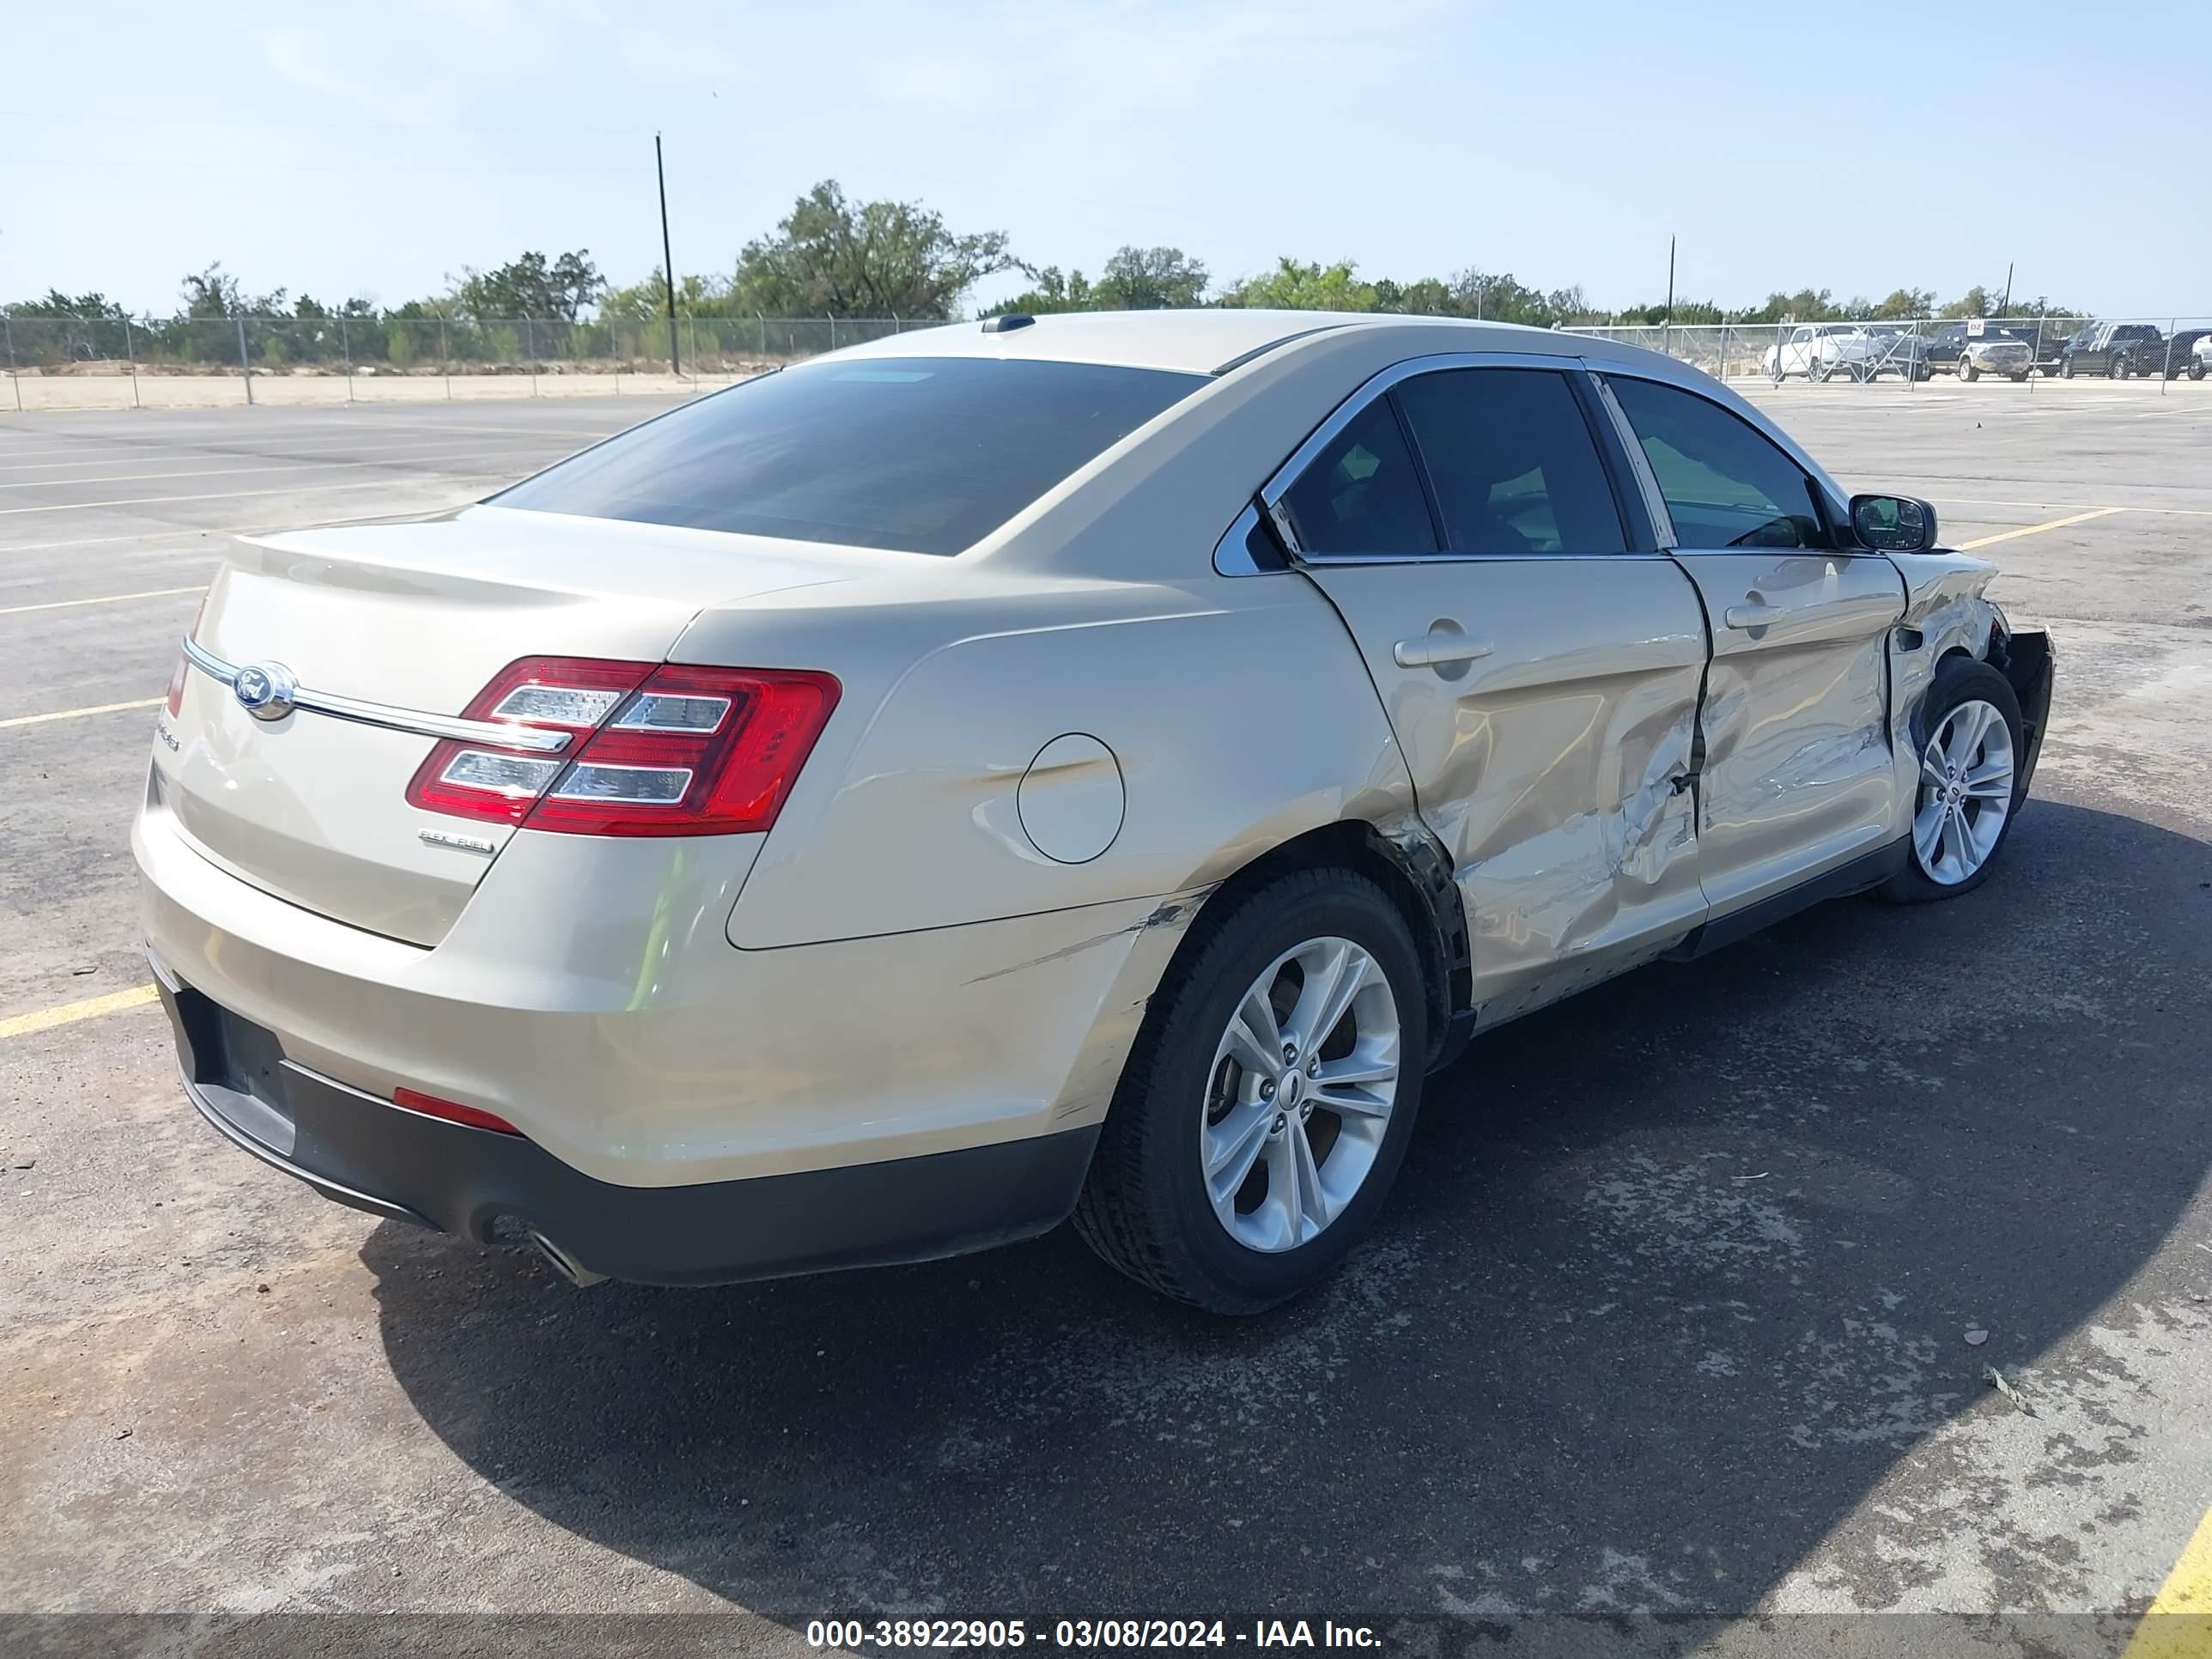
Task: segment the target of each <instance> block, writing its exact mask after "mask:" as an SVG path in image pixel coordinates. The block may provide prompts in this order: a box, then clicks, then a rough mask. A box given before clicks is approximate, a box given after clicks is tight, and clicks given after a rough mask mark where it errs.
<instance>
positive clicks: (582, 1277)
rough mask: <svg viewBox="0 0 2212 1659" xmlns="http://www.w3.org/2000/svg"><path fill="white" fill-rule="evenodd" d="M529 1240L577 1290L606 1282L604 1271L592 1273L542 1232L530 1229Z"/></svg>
mask: <svg viewBox="0 0 2212 1659" xmlns="http://www.w3.org/2000/svg"><path fill="white" fill-rule="evenodd" d="M530 1242H531V1243H533V1244H535V1245H536V1246H537V1247H538V1254H539V1255H542V1256H544V1258H545V1259H546V1260H547V1261H550V1262H551V1263H552V1264H553V1268H554V1271H555V1272H556V1273H559V1274H560V1275H561V1277H562V1278H563V1279H567V1280H568V1282H569V1283H570V1284H571V1285H574V1286H575V1287H576V1288H577V1289H578V1290H589V1289H590V1288H591V1287H592V1285H604V1284H605V1283H606V1282H607V1276H606V1275H605V1273H593V1272H592V1270H591V1269H590V1268H589V1267H586V1266H585V1265H584V1264H583V1263H582V1262H580V1261H577V1260H576V1258H575V1257H574V1256H573V1255H569V1254H568V1251H566V1250H564V1249H562V1248H561V1247H560V1246H559V1245H558V1244H556V1243H554V1242H553V1241H552V1240H551V1239H550V1238H548V1237H545V1235H544V1233H541V1232H537V1231H532V1233H531V1235H530Z"/></svg>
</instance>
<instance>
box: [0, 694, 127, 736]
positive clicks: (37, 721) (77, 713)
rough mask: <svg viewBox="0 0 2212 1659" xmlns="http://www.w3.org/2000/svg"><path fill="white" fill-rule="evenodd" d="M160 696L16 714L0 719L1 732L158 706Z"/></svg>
mask: <svg viewBox="0 0 2212 1659" xmlns="http://www.w3.org/2000/svg"><path fill="white" fill-rule="evenodd" d="M161 702H162V699H161V698H160V697H140V698H138V699H137V701H136V702H98V703H94V705H93V706H92V707H91V708H57V709H56V710H54V712H53V713H52V714H16V715H14V716H12V717H11V718H9V719H8V720H0V732H4V731H6V730H7V729H8V728H9V726H44V725H46V723H47V722H48V721H50V720H82V719H83V718H84V717H85V716H86V715H88V714H120V713H122V712H123V710H125V709H126V708H160V707H161Z"/></svg>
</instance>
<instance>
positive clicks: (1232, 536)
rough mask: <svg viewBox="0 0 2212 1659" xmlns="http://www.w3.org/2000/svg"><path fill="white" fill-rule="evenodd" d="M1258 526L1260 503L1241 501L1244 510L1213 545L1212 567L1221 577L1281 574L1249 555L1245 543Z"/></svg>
mask: <svg viewBox="0 0 2212 1659" xmlns="http://www.w3.org/2000/svg"><path fill="white" fill-rule="evenodd" d="M1259 527H1260V504H1259V503H1258V502H1257V501H1247V502H1245V503H1244V510H1243V512H1242V513H1238V514H1237V517H1236V519H1235V520H1232V521H1231V524H1230V526H1229V528H1228V529H1226V530H1225V531H1223V532H1221V539H1220V540H1219V541H1218V542H1216V543H1214V544H1213V568H1214V569H1215V570H1217V571H1218V572H1219V573H1220V574H1222V575H1225V576H1277V575H1280V574H1283V573H1282V572H1280V571H1278V570H1269V569H1267V568H1265V567H1264V566H1262V565H1261V562H1259V561H1258V560H1257V559H1255V558H1254V557H1253V556H1252V550H1251V548H1250V547H1249V546H1248V545H1247V543H1248V542H1249V539H1250V538H1251V535H1252V532H1254V531H1255V530H1257V529H1258V528H1259Z"/></svg>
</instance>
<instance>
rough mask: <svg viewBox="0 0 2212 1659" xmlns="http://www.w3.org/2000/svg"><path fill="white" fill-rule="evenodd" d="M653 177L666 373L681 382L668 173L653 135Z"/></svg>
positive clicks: (657, 141) (681, 364) (681, 367)
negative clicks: (656, 191)
mask: <svg viewBox="0 0 2212 1659" xmlns="http://www.w3.org/2000/svg"><path fill="white" fill-rule="evenodd" d="M653 178H654V179H656V180H658V181H659V185H660V272H661V281H662V286H664V287H665V289H667V290H668V372H669V373H670V374H673V375H675V376H676V377H677V378H678V379H679V380H681V379H682V378H683V375H684V364H683V360H682V359H681V358H679V357H678V356H677V352H676V256H675V255H674V254H672V253H671V252H669V251H668V173H667V171H666V169H665V168H664V167H662V166H661V163H660V135H659V133H657V132H656V133H654V134H653Z"/></svg>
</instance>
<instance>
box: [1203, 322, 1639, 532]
mask: <svg viewBox="0 0 2212 1659" xmlns="http://www.w3.org/2000/svg"><path fill="white" fill-rule="evenodd" d="M1578 344H1579V342H1578ZM1585 367H1586V365H1585V364H1584V362H1583V359H1582V357H1581V356H1578V355H1571V354H1570V353H1567V352H1564V351H1563V352H1559V353H1558V354H1556V355H1555V354H1553V353H1550V352H1542V351H1440V352H1432V353H1431V354H1429V355H1428V356H1422V357H1408V358H1406V359H1405V360H1404V361H1403V362H1395V363H1393V364H1391V365H1390V366H1389V368H1384V369H1382V370H1379V371H1378V372H1376V374H1372V375H1370V376H1369V377H1368V379H1366V380H1364V381H1362V382H1361V383H1360V384H1359V386H1357V387H1356V388H1354V389H1353V391H1352V393H1351V395H1349V396H1348V397H1346V398H1345V400H1344V401H1343V402H1342V403H1340V404H1338V405H1337V406H1336V408H1335V409H1334V410H1332V411H1331V412H1330V414H1329V416H1328V419H1327V420H1325V421H1323V422H1322V423H1321V424H1320V425H1319V426H1317V427H1316V428H1314V429H1313V432H1312V433H1311V435H1309V436H1308V437H1307V439H1306V441H1304V443H1302V444H1300V445H1299V446H1298V447H1297V448H1296V449H1294V450H1292V451H1291V458H1290V459H1288V460H1286V461H1285V462H1284V463H1283V464H1282V465H1280V466H1279V467H1277V468H1276V469H1275V471H1274V475H1273V477H1270V478H1269V479H1268V480H1267V483H1264V484H1262V485H1261V487H1260V494H1259V497H1258V499H1257V501H1255V503H1254V506H1253V507H1247V508H1246V509H1245V511H1244V513H1240V514H1239V515H1238V517H1237V523H1236V524H1235V525H1232V526H1230V533H1229V536H1226V537H1224V538H1222V543H1221V544H1220V545H1219V546H1217V547H1216V548H1215V549H1214V568H1215V569H1217V570H1220V571H1221V573H1222V574H1224V575H1261V574H1264V575H1273V574H1277V573H1275V572H1273V571H1259V570H1255V569H1251V568H1236V569H1231V568H1225V562H1224V561H1225V553H1224V549H1225V548H1226V547H1227V546H1228V545H1229V542H1230V538H1231V537H1236V536H1238V535H1240V534H1242V533H1244V532H1249V530H1250V528H1251V526H1252V525H1253V523H1254V522H1255V519H1254V518H1253V517H1252V516H1250V515H1252V514H1253V513H1254V512H1255V508H1257V509H1259V510H1262V511H1265V512H1266V513H1267V517H1268V519H1269V520H1270V521H1271V522H1272V523H1273V525H1274V526H1275V533H1276V535H1277V536H1278V537H1279V538H1280V539H1281V541H1282V544H1283V545H1284V546H1285V548H1287V549H1288V550H1289V551H1290V555H1291V559H1292V560H1293V561H1294V562H1297V563H1298V564H1304V565H1315V566H1322V565H1329V566H1344V565H1369V564H1373V565H1392V564H1498V563H1505V564H1528V563H1531V562H1534V561H1536V560H1540V559H1581V560H1591V561H1602V560H1612V559H1637V558H1646V559H1649V558H1661V557H1664V556H1665V550H1664V549H1663V548H1662V550H1659V551H1658V552H1656V553H1645V552H1639V551H1638V550H1635V549H1630V550H1627V551H1625V552H1620V553H1465V552H1457V551H1453V550H1439V551H1437V552H1434V553H1407V554H1403V555H1399V554H1389V553H1309V552H1307V551H1306V550H1304V548H1302V547H1300V546H1299V545H1298V538H1297V531H1296V530H1295V529H1294V528H1293V527H1292V526H1291V515H1290V513H1289V512H1288V511H1287V510H1286V509H1285V507H1284V505H1283V498H1284V496H1285V495H1287V494H1288V493H1289V491H1290V487H1291V485H1292V484H1293V483H1297V479H1298V476H1299V475H1300V474H1301V473H1303V472H1304V471H1305V470H1306V468H1307V467H1308V466H1310V465H1312V464H1313V462H1314V461H1315V460H1316V459H1318V457H1319V456H1320V454H1321V453H1322V451H1323V450H1324V449H1326V448H1328V446H1329V445H1330V444H1331V443H1332V442H1334V441H1335V439H1336V436H1337V435H1338V434H1339V433H1340V432H1342V431H1343V430H1344V428H1346V427H1347V426H1349V425H1351V424H1352V422H1353V421H1355V420H1357V419H1358V417H1359V416H1361V415H1362V414H1364V412H1365V411H1366V410H1367V407H1368V405H1369V404H1372V403H1373V402H1374V401H1375V400H1376V398H1379V397H1381V396H1382V395H1383V393H1384V392H1388V391H1389V390H1390V389H1391V388H1392V387H1393V386H1401V385H1403V384H1404V383H1405V382H1406V381H1407V380H1413V379H1414V378H1416V377H1417V376H1419V375H1423V374H1443V373H1446V372H1448V371H1449V370H1452V369H1458V368H1535V369H1543V370H1546V371H1547V372H1549V373H1551V374H1565V375H1575V374H1582V373H1583V372H1584V370H1585ZM1590 439H1591V442H1592V443H1593V444H1594V445H1596V442H1597V435H1596V434H1595V433H1593V434H1591V435H1590ZM1597 447H1598V460H1599V464H1600V465H1605V464H1606V457H1605V453H1604V448H1603V446H1601V445H1598V446H1597ZM1622 529H1623V531H1624V532H1626V529H1627V526H1626V525H1624V526H1622ZM1242 562H1243V564H1244V565H1245V566H1249V564H1250V560H1249V557H1245V558H1243V561H1242Z"/></svg>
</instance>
